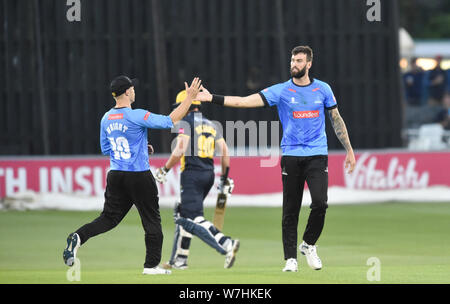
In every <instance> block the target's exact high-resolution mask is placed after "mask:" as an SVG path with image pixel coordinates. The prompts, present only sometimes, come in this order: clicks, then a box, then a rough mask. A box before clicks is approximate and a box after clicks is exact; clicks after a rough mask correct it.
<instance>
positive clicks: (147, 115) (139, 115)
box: [130, 109, 173, 129]
mask: <svg viewBox="0 0 450 304" xmlns="http://www.w3.org/2000/svg"><path fill="white" fill-rule="evenodd" d="M130 118H131V120H132V121H133V122H134V123H136V124H137V125H139V126H141V127H146V128H150V129H172V128H173V122H172V119H171V118H170V117H169V116H166V115H160V114H155V113H151V112H149V111H146V110H142V109H136V110H133V111H132V112H131V114H130Z"/></svg>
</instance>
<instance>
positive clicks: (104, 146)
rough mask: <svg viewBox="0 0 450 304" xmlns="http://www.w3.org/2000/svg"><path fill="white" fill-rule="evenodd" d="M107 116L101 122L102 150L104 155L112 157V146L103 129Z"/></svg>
mask: <svg viewBox="0 0 450 304" xmlns="http://www.w3.org/2000/svg"><path fill="white" fill-rule="evenodd" d="M105 116H106V114H105ZM105 116H103V118H102V120H101V122H100V148H101V149H102V153H103V155H110V152H111V144H110V142H109V140H108V137H107V136H106V130H105V129H104V128H103V121H104V119H105Z"/></svg>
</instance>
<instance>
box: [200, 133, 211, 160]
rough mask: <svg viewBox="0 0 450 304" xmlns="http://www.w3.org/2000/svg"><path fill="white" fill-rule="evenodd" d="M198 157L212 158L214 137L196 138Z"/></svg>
mask: <svg viewBox="0 0 450 304" xmlns="http://www.w3.org/2000/svg"><path fill="white" fill-rule="evenodd" d="M197 143H198V157H201V158H213V157H214V137H212V136H208V137H206V136H205V135H201V136H199V137H198V142H197Z"/></svg>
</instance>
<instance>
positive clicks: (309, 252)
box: [298, 241, 322, 270]
mask: <svg viewBox="0 0 450 304" xmlns="http://www.w3.org/2000/svg"><path fill="white" fill-rule="evenodd" d="M298 249H300V252H301V254H303V255H304V256H306V261H307V262H308V265H309V267H311V268H312V269H314V270H320V269H322V261H321V260H320V258H319V256H318V255H317V247H316V246H315V245H308V244H306V243H305V241H303V242H302V243H301V244H300V246H299V247H298Z"/></svg>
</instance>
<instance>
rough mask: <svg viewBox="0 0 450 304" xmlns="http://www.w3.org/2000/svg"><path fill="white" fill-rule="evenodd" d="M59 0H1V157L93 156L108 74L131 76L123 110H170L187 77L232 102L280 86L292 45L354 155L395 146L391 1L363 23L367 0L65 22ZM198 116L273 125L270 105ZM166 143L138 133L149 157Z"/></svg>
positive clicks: (216, 7) (111, 4)
mask: <svg viewBox="0 0 450 304" xmlns="http://www.w3.org/2000/svg"><path fill="white" fill-rule="evenodd" d="M66 2H67V1H63V0H14V1H11V0H0V5H1V8H0V21H1V30H0V98H1V102H0V128H1V130H2V132H1V133H0V140H1V142H2V145H1V148H0V154H2V155H41V154H47V153H48V154H60V155H61V154H63V155H64V154H98V153H100V148H99V123H100V119H101V117H102V115H103V114H104V112H106V111H107V110H108V109H109V108H110V107H112V106H113V104H114V101H113V99H112V97H111V95H110V93H109V83H110V81H111V79H112V78H113V77H114V76H117V75H120V74H127V75H129V76H131V77H137V78H139V79H140V86H139V87H138V88H137V89H136V94H137V100H136V103H135V105H134V107H139V108H146V109H148V110H150V111H151V112H155V113H162V114H169V112H170V110H171V108H170V104H171V103H173V102H174V100H175V96H176V94H177V92H178V91H179V90H181V89H183V88H184V84H183V83H184V81H190V80H191V79H192V78H193V77H194V76H199V77H201V78H202V80H203V81H204V84H205V85H206V86H207V87H208V88H209V89H210V91H212V92H214V93H217V94H223V95H239V96H245V95H250V94H252V93H256V92H258V91H259V90H262V89H264V88H265V87H268V86H270V85H272V84H275V83H278V82H283V81H286V80H287V79H289V61H290V56H291V55H290V51H291V49H292V48H293V47H295V46H297V45H309V46H311V47H312V48H313V50H314V62H313V68H312V70H311V73H312V76H313V77H317V78H318V79H321V80H323V81H326V82H328V83H329V84H330V85H331V87H332V88H333V90H334V93H335V95H336V98H337V100H338V104H339V109H340V112H341V115H342V116H343V118H344V121H345V122H346V124H347V128H348V130H349V133H350V138H351V141H352V145H353V147H354V149H369V148H388V147H400V146H401V145H402V143H401V136H400V134H401V125H402V123H401V121H402V113H401V101H400V84H399V68H398V58H399V55H398V24H397V18H398V17H397V13H398V12H397V2H396V1H393V0H384V1H380V3H381V6H380V7H381V21H374V22H370V21H368V19H367V16H366V14H367V11H368V10H369V9H370V8H371V6H370V5H367V1H366V0H339V1H336V0H315V1H312V0H246V1H243V0H227V1H219V0H183V1H180V0H165V1H162V0H161V1H158V0H153V1H152V0H127V1H124V0H81V1H80V3H81V15H80V17H81V21H74V22H69V21H68V19H67V16H66V13H67V10H68V9H69V8H70V7H71V6H68V5H67V3H66ZM74 2H75V1H74ZM374 2H377V1H374ZM203 112H204V113H205V115H206V116H207V117H208V118H210V119H212V120H219V121H221V122H222V123H224V125H225V121H227V120H228V121H238V120H242V121H244V122H246V121H248V120H255V121H260V120H267V121H273V120H277V113H276V108H273V109H272V108H271V109H231V108H220V107H217V106H214V105H205V106H204V107H203ZM327 123H328V122H327ZM327 131H328V140H329V147H330V149H342V147H341V145H340V143H339V142H338V140H337V138H336V136H334V134H333V130H332V129H331V127H330V126H328V129H327ZM171 138H172V134H170V132H169V131H153V130H152V131H151V132H149V139H150V142H151V143H152V144H153V146H154V147H155V150H156V152H157V153H163V152H164V153H167V152H169V151H170V146H169V142H170V140H171Z"/></svg>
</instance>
